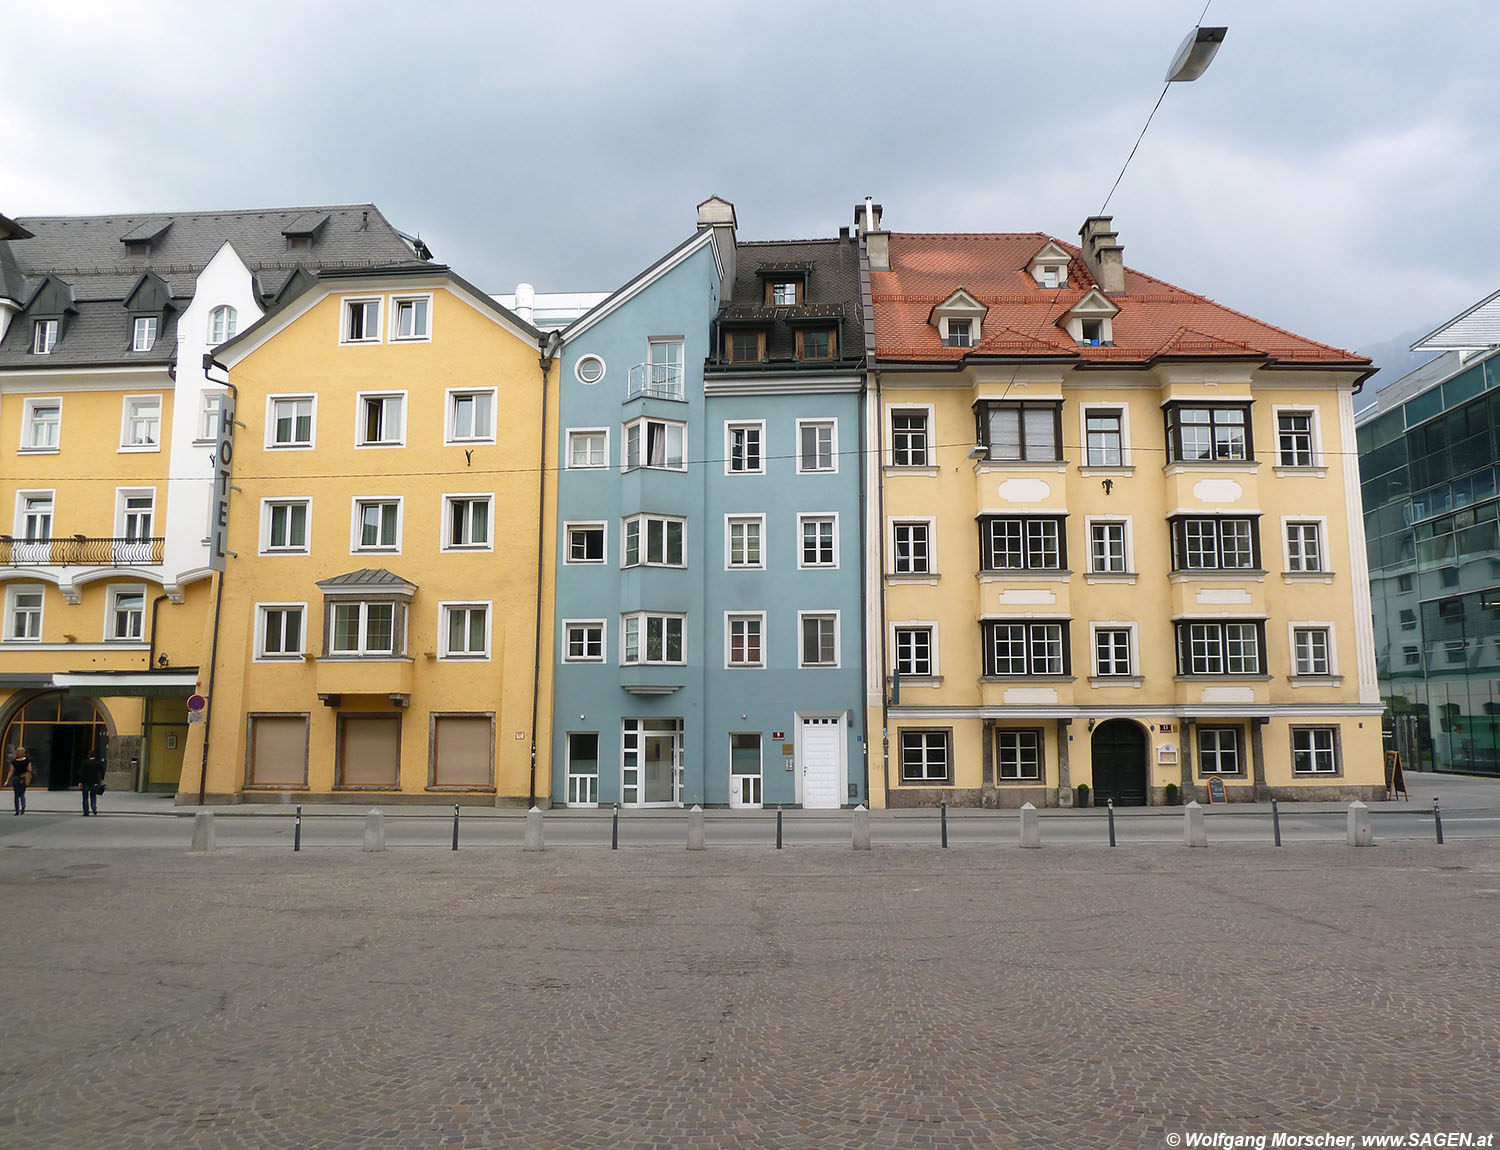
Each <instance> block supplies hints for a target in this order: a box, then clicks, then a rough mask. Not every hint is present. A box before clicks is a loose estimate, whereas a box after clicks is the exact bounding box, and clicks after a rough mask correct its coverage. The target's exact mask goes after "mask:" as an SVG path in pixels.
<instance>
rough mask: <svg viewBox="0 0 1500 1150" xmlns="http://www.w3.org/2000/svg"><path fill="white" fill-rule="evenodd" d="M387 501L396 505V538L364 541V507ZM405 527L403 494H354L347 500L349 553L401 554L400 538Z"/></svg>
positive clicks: (404, 498) (404, 500) (404, 499)
mask: <svg viewBox="0 0 1500 1150" xmlns="http://www.w3.org/2000/svg"><path fill="white" fill-rule="evenodd" d="M387 503H394V504H395V505H396V540H395V542H394V543H389V544H386V543H375V544H369V545H367V544H366V543H365V542H364V526H365V522H364V509H365V507H366V506H367V505H369V506H375V505H381V504H387ZM405 527H406V497H405V496H403V495H355V496H353V497H351V498H350V500H349V554H350V555H360V554H379V555H399V554H401V539H402V535H403V532H404V530H405Z"/></svg>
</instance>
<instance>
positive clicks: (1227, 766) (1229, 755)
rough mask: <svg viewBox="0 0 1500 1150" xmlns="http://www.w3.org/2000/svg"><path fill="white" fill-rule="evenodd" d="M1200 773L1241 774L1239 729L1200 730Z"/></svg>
mask: <svg viewBox="0 0 1500 1150" xmlns="http://www.w3.org/2000/svg"><path fill="white" fill-rule="evenodd" d="M1198 773H1199V774H1200V775H1237V774H1239V773H1240V729H1239V728H1238V727H1199V728H1198Z"/></svg>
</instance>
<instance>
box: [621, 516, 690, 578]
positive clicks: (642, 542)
mask: <svg viewBox="0 0 1500 1150" xmlns="http://www.w3.org/2000/svg"><path fill="white" fill-rule="evenodd" d="M632 523H634V524H638V525H639V526H638V527H637V535H636V540H637V542H636V561H635V562H634V563H632V562H630V559H629V555H630V544H629V539H630V525H631V524H632ZM653 523H660V524H661V525H662V527H661V548H662V555H663V560H662V561H661V562H652V561H651V560H650V559H648V558H646V552H647V549H648V548H649V546H650V534H651V524H653ZM669 523H676V524H678V525H679V526H680V527H681V528H682V562H681V563H668V562H666V560H665V556H666V553H667V524H669ZM687 557H688V537H687V519H686V518H685V517H683V516H681V515H649V514H641V515H627V516H625V518H623V519H622V520H620V566H621V567H622V568H627V567H666V568H672V569H675V570H679V571H680V570H682V569H683V568H685V567H686V566H687Z"/></svg>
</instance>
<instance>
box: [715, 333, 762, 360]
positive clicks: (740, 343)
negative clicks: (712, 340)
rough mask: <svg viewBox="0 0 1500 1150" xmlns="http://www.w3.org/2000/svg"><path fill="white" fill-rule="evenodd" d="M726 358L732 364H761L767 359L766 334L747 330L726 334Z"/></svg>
mask: <svg viewBox="0 0 1500 1150" xmlns="http://www.w3.org/2000/svg"><path fill="white" fill-rule="evenodd" d="M724 358H725V359H727V360H729V362H730V363H760V362H761V361H762V360H764V359H765V358H766V333H765V332H763V331H757V330H754V329H747V328H736V329H733V330H730V331H727V332H725V333H724Z"/></svg>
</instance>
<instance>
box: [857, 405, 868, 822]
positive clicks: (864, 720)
mask: <svg viewBox="0 0 1500 1150" xmlns="http://www.w3.org/2000/svg"><path fill="white" fill-rule="evenodd" d="M867 378H868V377H867ZM869 403H870V397H869V389H868V387H861V388H860V389H859V415H858V420H859V461H860V472H859V538H860V542H861V546H860V549H859V567H860V570H859V575H860V579H859V618H860V626H861V629H863V628H864V627H865V626H867V625H868V623H869V619H870V616H869V613H868V612H869V604H870V594H869V590H870V589H869V586H868V584H869V581H870V575H869V572H868V571H866V570H865V563H866V556H867V555H868V554H869V551H868V549H867V548H866V547H864V546H863V542H864V540H866V539H868V538H869V537H870V536H869V530H870V524H869V515H870V501H869V499H868V498H867V497H866V493H865V487H866V486H867V485H868V483H869V480H868V478H867V476H868V475H869V471H868V468H869V466H870V459H869V456H868V455H866V454H865V419H866V417H867V415H868V412H869ZM869 681H870V641H869V638H868V637H866V638H865V641H864V642H862V643H861V644H860V645H859V716H860V725H861V726H862V727H864V729H865V737H864V743H863V746H864V748H865V806H866V807H868V806H869V805H870V721H869V718H870V710H869V707H867V706H866V701H867V699H868V696H866V695H865V684H867V683H868V682H869Z"/></svg>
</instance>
